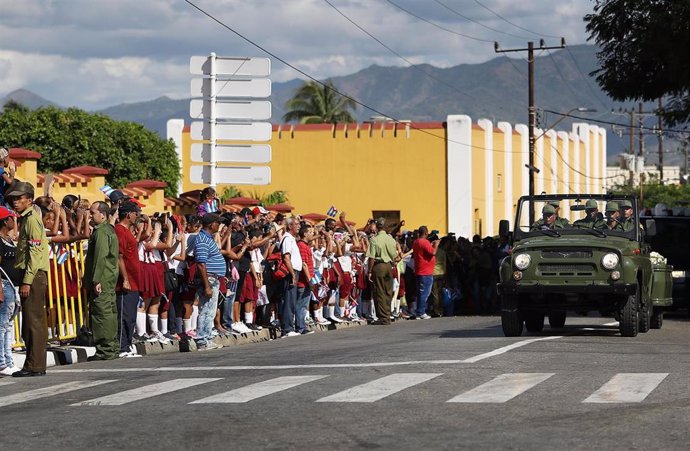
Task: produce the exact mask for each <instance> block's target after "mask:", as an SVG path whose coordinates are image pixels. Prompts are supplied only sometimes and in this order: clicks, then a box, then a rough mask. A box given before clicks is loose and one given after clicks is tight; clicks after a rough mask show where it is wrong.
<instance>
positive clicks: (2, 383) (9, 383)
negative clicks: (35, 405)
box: [0, 381, 14, 387]
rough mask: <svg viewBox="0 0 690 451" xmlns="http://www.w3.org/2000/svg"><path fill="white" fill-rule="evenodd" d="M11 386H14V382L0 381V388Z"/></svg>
mask: <svg viewBox="0 0 690 451" xmlns="http://www.w3.org/2000/svg"><path fill="white" fill-rule="evenodd" d="M12 384H14V382H10V381H0V387H2V386H3V385H12Z"/></svg>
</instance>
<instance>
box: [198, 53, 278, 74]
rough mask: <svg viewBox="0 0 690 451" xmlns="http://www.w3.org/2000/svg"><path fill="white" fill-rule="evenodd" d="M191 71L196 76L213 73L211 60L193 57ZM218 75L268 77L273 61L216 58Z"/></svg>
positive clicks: (265, 59) (266, 59) (264, 59)
mask: <svg viewBox="0 0 690 451" xmlns="http://www.w3.org/2000/svg"><path fill="white" fill-rule="evenodd" d="M189 70H190V72H191V73H192V74H194V75H204V74H210V73H211V60H210V58H209V57H207V56H193V57H192V58H191V60H190V62H189ZM216 74H217V75H232V76H235V77H268V76H269V75H271V60H269V59H268V58H232V57H220V56H219V57H216Z"/></svg>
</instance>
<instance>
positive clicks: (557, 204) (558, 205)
mask: <svg viewBox="0 0 690 451" xmlns="http://www.w3.org/2000/svg"><path fill="white" fill-rule="evenodd" d="M549 205H551V206H552V207H553V208H561V201H560V200H550V201H549Z"/></svg>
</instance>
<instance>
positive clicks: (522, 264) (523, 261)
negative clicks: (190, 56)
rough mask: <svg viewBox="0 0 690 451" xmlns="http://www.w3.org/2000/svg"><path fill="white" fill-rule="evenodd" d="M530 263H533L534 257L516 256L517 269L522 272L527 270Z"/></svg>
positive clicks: (527, 255)
mask: <svg viewBox="0 0 690 451" xmlns="http://www.w3.org/2000/svg"><path fill="white" fill-rule="evenodd" d="M530 263H532V257H530V256H529V254H518V255H516V256H515V267H516V268H517V269H519V270H520V271H524V270H525V269H527V267H528V266H529V264H530Z"/></svg>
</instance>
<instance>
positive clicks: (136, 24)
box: [0, 0, 594, 110]
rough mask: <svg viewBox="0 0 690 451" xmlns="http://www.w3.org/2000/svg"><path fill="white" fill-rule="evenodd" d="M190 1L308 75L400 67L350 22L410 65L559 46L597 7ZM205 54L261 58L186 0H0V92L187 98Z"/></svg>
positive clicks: (120, 99) (576, 1) (546, 2)
mask: <svg viewBox="0 0 690 451" xmlns="http://www.w3.org/2000/svg"><path fill="white" fill-rule="evenodd" d="M190 1H191V2H192V3H194V4H196V5H197V6H198V7H199V8H201V9H203V10H205V11H206V12H207V13H209V14H210V15H212V16H214V17H215V18H217V19H218V20H219V21H221V22H223V23H224V24H226V25H227V26H228V27H229V28H231V29H233V30H235V31H236V32H237V33H239V34H240V35H243V36H245V37H246V38H248V39H250V40H252V41H254V42H255V43H256V44H258V45H260V46H261V47H263V48H264V49H266V50H268V51H270V52H272V53H273V54H275V55H276V56H278V57H280V58H281V59H283V60H285V61H287V62H289V63H290V64H291V65H293V66H295V67H297V68H299V69H300V70H302V71H304V72H306V73H308V74H309V75H310V76H313V77H315V78H317V79H325V78H327V77H330V76H339V75H347V74H351V73H354V72H357V71H359V70H361V69H364V68H366V67H369V66H371V65H372V64H378V65H382V66H407V65H408V64H407V63H406V62H405V61H404V60H403V59H401V58H400V57H399V56H397V55H395V54H394V53H392V52H391V51H390V50H388V49H386V48H385V47H383V46H382V45H381V44H379V43H378V42H376V40H374V39H373V38H372V37H370V36H368V35H366V34H365V33H364V32H363V31H361V30H360V29H358V28H357V27H356V26H355V25H354V24H353V23H352V22H354V23H356V24H357V25H359V26H360V27H361V28H362V29H364V30H366V31H367V32H368V33H369V34H371V35H373V36H374V37H375V38H377V39H378V40H380V41H381V42H382V43H383V44H385V45H387V46H388V47H390V48H391V49H392V50H393V51H394V52H396V53H398V54H399V55H401V56H403V57H404V58H405V59H407V60H409V61H411V62H413V63H415V64H420V63H428V64H432V65H435V66H438V67H451V66H456V65H458V64H466V63H469V64H471V63H481V62H484V61H488V60H490V59H493V58H495V57H496V56H497V55H496V54H495V53H494V46H493V42H494V41H498V42H499V43H500V44H501V47H503V48H511V47H516V46H517V47H525V46H526V43H527V41H528V40H534V41H536V42H538V41H539V39H540V36H542V37H544V39H545V41H546V44H547V45H558V44H559V40H558V39H556V38H557V37H559V36H563V37H565V38H566V41H567V43H568V44H571V45H575V44H583V43H585V42H586V32H585V24H584V22H583V20H582V18H583V16H584V15H585V14H587V13H590V12H592V9H593V5H594V3H593V1H592V0H522V1H519V2H516V1H514V0H481V1H479V0H190ZM396 5H397V6H396ZM336 8H337V10H336ZM401 8H402V9H401ZM403 9H404V10H406V11H404V10H403ZM338 11H340V13H339V12H338ZM492 11H493V12H492ZM341 13H342V14H341ZM494 13H495V14H494ZM497 15H498V16H501V17H500V18H499V17H498V16H497ZM344 16H345V17H344ZM415 16H417V17H415ZM463 16H464V17H463ZM346 17H347V18H349V19H350V20H351V21H352V22H350V21H348V19H347V18H346ZM511 23H512V24H511ZM513 24H514V25H513ZM461 34H462V35H466V36H461ZM468 36H469V37H468ZM472 38H474V39H472ZM210 52H216V54H217V55H219V56H241V57H247V56H252V57H266V56H268V55H266V54H265V53H264V52H263V51H261V50H260V49H258V48H257V47H254V46H253V45H251V44H249V43H247V42H246V41H245V40H243V39H242V38H240V37H239V36H237V35H236V34H234V33H233V32H231V31H230V30H228V29H226V28H224V27H223V26H221V25H220V24H218V23H217V22H215V21H214V20H212V19H211V18H209V17H207V16H205V15H204V14H202V13H201V12H200V11H198V10H197V9H195V8H194V7H192V6H191V5H190V4H188V3H187V2H186V1H184V0H0V97H2V96H4V95H5V94H7V93H9V92H11V91H14V90H16V89H20V88H24V89H28V90H30V91H32V92H35V93H36V94H39V95H41V96H42V97H45V98H46V99H48V100H51V101H53V102H55V103H57V104H59V105H62V106H77V107H80V108H84V109H87V110H97V109H101V108H105V107H108V106H113V105H117V104H120V103H124V102H139V101H143V100H151V99H154V98H157V97H160V96H169V97H172V98H186V97H189V90H190V80H191V78H192V75H191V74H190V70H189V59H190V57H191V56H193V55H208V54H209V53H210ZM513 56H515V57H519V56H520V55H517V54H516V55H513ZM271 70H272V73H271V79H272V80H273V81H277V82H282V81H287V80H291V79H294V78H301V79H304V78H305V77H304V76H303V75H302V74H300V73H299V72H297V71H295V70H294V69H292V68H290V67H288V66H286V65H285V64H283V63H281V62H280V61H277V60H273V59H272V61H271Z"/></svg>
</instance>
